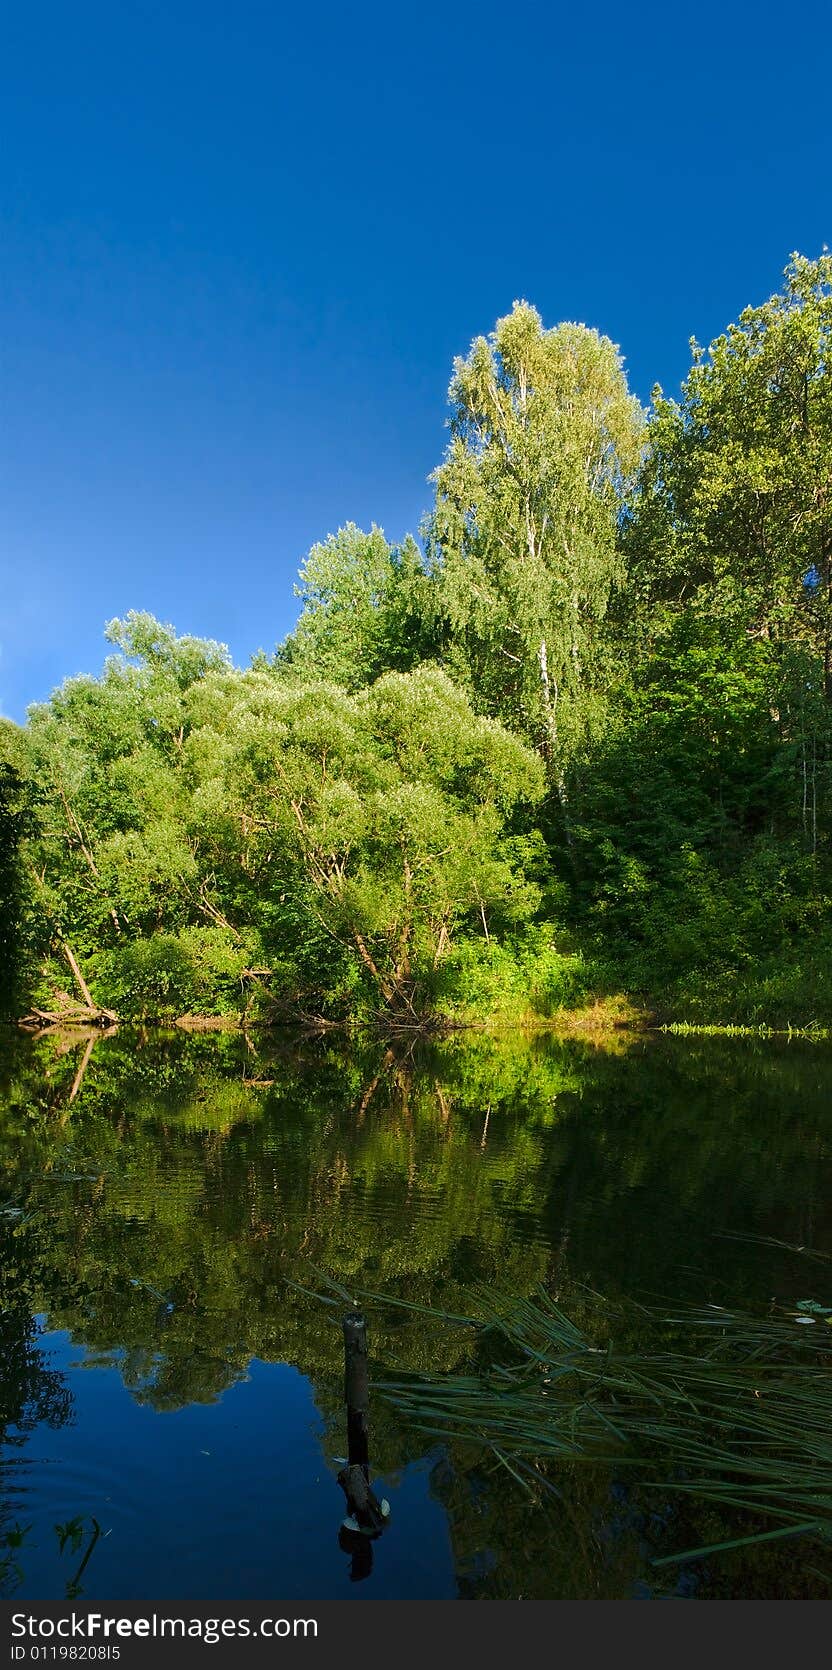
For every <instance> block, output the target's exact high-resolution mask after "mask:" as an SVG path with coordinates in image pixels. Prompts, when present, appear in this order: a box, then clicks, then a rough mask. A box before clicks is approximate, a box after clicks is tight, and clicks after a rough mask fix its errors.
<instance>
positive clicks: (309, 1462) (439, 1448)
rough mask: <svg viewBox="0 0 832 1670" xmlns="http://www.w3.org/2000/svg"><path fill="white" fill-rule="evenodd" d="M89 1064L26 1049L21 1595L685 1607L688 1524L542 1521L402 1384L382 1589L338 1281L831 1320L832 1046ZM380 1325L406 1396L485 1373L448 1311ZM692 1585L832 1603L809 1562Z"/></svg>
mask: <svg viewBox="0 0 832 1670" xmlns="http://www.w3.org/2000/svg"><path fill="white" fill-rule="evenodd" d="M88 1046H89V1040H80V1041H73V1040H71V1039H66V1038H65V1039H63V1040H62V1039H60V1038H59V1039H57V1040H40V1041H36V1040H29V1039H19V1038H17V1037H8V1038H7V1039H6V1040H5V1042H4V1049H3V1061H2V1069H1V1070H0V1071H1V1073H2V1077H1V1080H0V1178H2V1182H1V1183H0V1191H1V1192H2V1199H0V1209H2V1216H0V1236H2V1241H3V1247H2V1254H3V1257H2V1278H1V1279H2V1307H3V1330H4V1341H3V1364H4V1367H3V1371H2V1390H0V1422H2V1425H3V1429H4V1434H5V1443H4V1456H5V1460H4V1463H3V1468H4V1471H3V1475H2V1483H3V1489H4V1493H5V1494H4V1503H5V1506H4V1509H3V1512H4V1518H3V1520H2V1523H1V1524H0V1537H2V1548H0V1559H2V1562H3V1563H2V1565H0V1577H2V1583H3V1585H4V1587H5V1589H6V1590H7V1591H8V1592H14V1593H19V1594H21V1595H28V1596H31V1597H33V1598H62V1597H63V1596H64V1595H65V1594H66V1593H67V1585H69V1586H70V1589H72V1586H73V1584H74V1585H76V1591H75V1592H83V1593H86V1594H88V1595H90V1596H92V1597H94V1598H108V1597H112V1596H115V1595H119V1596H121V1597H123V1598H131V1597H135V1598H147V1599H157V1598H162V1597H166V1596H170V1597H173V1596H177V1595H178V1596H181V1595H183V1594H188V1595H192V1596H194V1597H195V1598H198V1597H199V1596H201V1595H205V1596H206V1597H208V1596H210V1595H212V1594H217V1593H220V1594H222V1595H223V1596H224V1597H227V1598H229V1599H234V1598H255V1597H257V1598H263V1596H268V1595H274V1596H281V1597H298V1598H301V1597H303V1598H309V1599H316V1598H318V1599H319V1598H324V1597H326V1596H328V1595H340V1594H352V1595H359V1594H360V1595H365V1594H366V1595H374V1596H396V1595H402V1596H404V1595H413V1596H415V1595H420V1596H424V1597H430V1596H452V1595H461V1596H471V1597H480V1596H486V1597H505V1596H511V1595H528V1596H538V1595H539V1596H545V1595H563V1596H570V1597H574V1596H578V1597H587V1598H588V1597H591V1596H595V1595H603V1596H628V1595H634V1594H635V1595H637V1594H641V1593H644V1594H645V1595H652V1594H654V1593H656V1592H657V1589H656V1586H655V1584H654V1583H653V1582H652V1581H651V1578H650V1570H651V1568H650V1563H649V1562H650V1559H651V1557H654V1556H657V1555H660V1554H661V1552H662V1551H663V1549H664V1548H666V1547H667V1546H673V1539H674V1538H676V1539H677V1541H676V1545H677V1546H678V1534H679V1531H680V1527H679V1526H678V1524H677V1523H676V1520H677V1518H678V1514H677V1510H676V1509H675V1508H673V1507H672V1506H671V1505H670V1504H668V1503H658V1504H653V1505H652V1506H651V1507H650V1509H649V1511H648V1510H646V1509H645V1507H644V1505H643V1504H642V1503H641V1502H640V1501H639V1500H637V1499H636V1498H635V1497H634V1495H633V1493H632V1491H631V1490H630V1488H629V1486H628V1485H627V1484H626V1482H622V1481H621V1480H619V1479H616V1478H615V1477H612V1476H611V1475H610V1474H609V1472H604V1471H599V1470H598V1469H595V1470H591V1469H583V1470H581V1469H573V1471H572V1473H571V1474H570V1473H569V1470H568V1469H566V1468H565V1469H564V1477H563V1479H562V1480H560V1481H559V1483H560V1485H561V1486H562V1495H561V1497H560V1499H559V1501H558V1503H557V1505H556V1507H554V1506H553V1505H552V1504H550V1503H548V1502H547V1500H546V1499H544V1498H543V1497H540V1498H539V1499H530V1498H529V1497H528V1496H527V1495H526V1494H525V1493H524V1492H523V1491H522V1490H520V1489H519V1487H516V1486H515V1484H514V1483H513V1481H512V1480H511V1478H510V1477H509V1476H508V1475H507V1474H506V1473H505V1471H504V1470H503V1469H501V1468H500V1467H499V1465H497V1466H496V1468H495V1464H494V1462H493V1458H492V1459H491V1460H489V1459H487V1458H486V1457H484V1456H483V1454H482V1453H478V1452H477V1450H476V1449H475V1448H472V1446H471V1445H470V1444H466V1443H461V1442H459V1443H456V1442H453V1441H451V1442H446V1443H442V1442H440V1441H439V1440H438V1439H437V1440H432V1439H431V1438H430V1437H426V1436H425V1435H423V1434H421V1433H419V1432H418V1431H417V1430H415V1428H414V1427H413V1426H412V1425H409V1424H408V1423H407V1421H406V1420H405V1418H404V1417H403V1415H402V1414H400V1413H397V1412H396V1411H395V1410H394V1409H393V1408H392V1407H390V1406H389V1405H388V1404H386V1403H385V1402H383V1401H382V1400H381V1399H380V1398H379V1397H378V1396H376V1397H374V1399H373V1407H372V1434H371V1437H372V1458H371V1459H372V1463H373V1469H374V1474H376V1475H378V1476H379V1478H380V1480H381V1482H382V1483H383V1486H384V1493H385V1494H386V1496H387V1497H389V1499H390V1502H391V1504H392V1509H393V1512H392V1517H391V1523H390V1528H389V1531H386V1532H385V1535H384V1538H383V1540H382V1542H381V1543H380V1544H378V1545H377V1546H376V1551H375V1559H374V1561H373V1567H372V1572H371V1573H370V1574H369V1575H368V1576H366V1577H365V1580H364V1581H355V1580H354V1579H355V1578H356V1577H357V1576H360V1572H358V1571H356V1570H355V1563H354V1561H353V1559H352V1556H351V1555H350V1554H349V1553H345V1552H344V1551H343V1550H342V1549H340V1548H339V1546H338V1528H339V1524H340V1521H341V1520H342V1519H343V1499H342V1498H341V1494H340V1491H339V1489H338V1485H337V1481H336V1475H337V1473H338V1471H339V1467H340V1466H341V1464H342V1458H343V1456H344V1454H345V1436H344V1417H343V1408H342V1398H343V1341H342V1337H341V1330H340V1317H339V1312H338V1310H337V1308H336V1309H333V1310H329V1309H327V1307H325V1306H322V1305H321V1304H320V1303H319V1302H318V1301H317V1300H316V1299H315V1298H314V1297H313V1296H312V1295H311V1294H310V1293H309V1292H308V1291H304V1290H305V1289H308V1288H309V1287H311V1286H314V1285H315V1272H326V1273H327V1275H328V1276H329V1277H330V1278H331V1279H334V1280H335V1281H337V1282H338V1283H340V1284H342V1285H343V1287H344V1288H345V1290H346V1291H348V1292H355V1291H357V1290H359V1289H360V1290H363V1291H367V1290H370V1291H373V1292H376V1293H382V1294H385V1295H389V1296H390V1297H392V1298H395V1299H398V1300H407V1301H409V1302H410V1303H411V1304H412V1305H416V1306H433V1307H438V1308H440V1309H441V1310H443V1311H445V1312H448V1311H451V1312H453V1311H462V1312H465V1311H466V1309H467V1295H468V1294H469V1292H470V1288H471V1286H472V1284H474V1283H485V1284H488V1285H490V1286H493V1287H498V1288H499V1289H500V1290H501V1291H502V1292H504V1293H506V1294H511V1295H525V1294H530V1293H532V1292H533V1291H534V1290H535V1288H536V1287H537V1286H538V1284H540V1283H545V1284H546V1285H547V1287H548V1288H549V1289H550V1290H555V1291H557V1290H563V1291H567V1290H568V1291H570V1292H573V1291H576V1290H577V1289H578V1288H579V1287H580V1286H581V1285H583V1286H584V1287H588V1288H590V1289H592V1290H594V1291H596V1292H600V1293H604V1294H606V1295H609V1296H611V1297H616V1296H622V1297H623V1296H626V1297H629V1298H634V1299H639V1300H643V1301H645V1300H646V1301H652V1302H658V1303H662V1302H664V1301H666V1300H672V1301H675V1302H679V1301H683V1300H688V1301H692V1302H696V1303H702V1302H707V1301H712V1300H713V1301H716V1302H729V1303H731V1304H734V1305H745V1306H748V1307H752V1308H753V1307H755V1306H756V1307H765V1306H767V1305H768V1304H769V1303H770V1301H771V1300H772V1299H773V1298H774V1299H776V1300H777V1301H778V1302H783V1303H785V1302H794V1301H797V1300H798V1299H804V1298H807V1297H809V1296H810V1294H809V1293H808V1291H807V1281H808V1282H809V1285H810V1286H811V1282H812V1281H814V1282H815V1285H817V1284H818V1282H820V1281H824V1280H826V1276H825V1275H824V1276H819V1275H815V1274H814V1273H812V1274H811V1276H810V1275H807V1266H806V1262H805V1260H802V1259H801V1258H800V1257H799V1256H798V1255H795V1254H794V1253H793V1252H791V1251H790V1250H789V1246H790V1245H810V1246H812V1247H815V1248H817V1249H819V1250H821V1251H826V1252H832V1189H830V1187H829V1184H830V1169H832V1166H831V1165H830V1136H832V1113H831V1112H830V1109H832V1096H831V1095H830V1091H832V1051H829V1050H826V1049H824V1048H822V1047H817V1048H812V1047H808V1046H799V1045H794V1044H792V1045H789V1046H786V1045H783V1046H780V1045H779V1044H773V1043H768V1044H765V1045H757V1044H748V1043H744V1042H738V1041H730V1042H724V1041H720V1040H715V1039H703V1040H676V1039H644V1038H637V1037H633V1038H631V1039H629V1040H627V1041H626V1042H620V1043H619V1044H618V1046H617V1048H616V1049H615V1050H614V1051H611V1050H609V1049H604V1048H597V1047H593V1046H591V1045H589V1044H585V1043H582V1042H580V1041H577V1040H572V1041H569V1042H564V1041H558V1040H555V1039H552V1038H546V1039H538V1040H534V1041H529V1040H527V1039H522V1038H507V1039H500V1040H493V1039H488V1038H485V1037H468V1038H461V1037H457V1038H454V1039H453V1040H451V1041H448V1042H446V1043H443V1044H441V1045H439V1046H436V1047H434V1048H431V1049H423V1050H421V1051H420V1052H418V1053H416V1054H414V1053H413V1052H410V1053H408V1054H400V1053H397V1052H394V1051H390V1050H387V1051H385V1050H384V1049H383V1048H382V1047H379V1048H378V1049H372V1048H370V1049H367V1050H362V1049H360V1048H355V1049H351V1050H347V1049H345V1048H344V1047H343V1046H335V1045H333V1044H332V1043H318V1044H316V1043H305V1044H303V1045H298V1046H293V1045H290V1044H289V1043H285V1044H281V1043H279V1042H275V1041H270V1042H268V1043H264V1042H262V1041H260V1040H258V1041H257V1043H256V1052H255V1047H254V1046H252V1045H251V1044H249V1043H247V1042H246V1040H244V1039H242V1038H236V1037H225V1036H216V1035H212V1036H196V1037H184V1036H180V1035H176V1036H164V1037H162V1036H158V1035H157V1036H151V1035H144V1036H143V1035H140V1034H134V1035H130V1034H128V1033H124V1032H122V1033H118V1034H117V1035H115V1036H113V1037H109V1038H104V1039H101V1040H100V1041H99V1042H96V1043H95V1046H94V1048H93V1049H90V1048H89V1047H88ZM82 1067H83V1071H81V1068H82ZM749 1237H757V1238H758V1239H756V1240H754V1239H749ZM773 1243H781V1244H780V1245H775V1244H773ZM817 1297H819V1298H823V1297H824V1295H823V1294H820V1293H819V1294H818V1295H817ZM370 1327H371V1339H370V1352H371V1373H372V1374H374V1375H375V1376H376V1377H377V1378H381V1377H383V1376H388V1375H389V1374H390V1372H391V1370H395V1371H399V1370H407V1371H413V1370H427V1369H431V1370H435V1369H437V1368H440V1369H441V1368H446V1369H448V1370H452V1369H457V1368H459V1367H461V1366H464V1364H465V1361H466V1353H467V1351H468V1349H469V1346H468V1342H467V1341H466V1338H465V1333H464V1330H459V1329H457V1330H453V1329H450V1330H448V1329H444V1330H442V1329H436V1328H431V1327H430V1326H428V1325H426V1323H425V1321H424V1318H422V1317H421V1316H420V1314H419V1312H418V1311H416V1310H408V1309H407V1308H406V1307H405V1308H385V1307H384V1306H381V1305H379V1306H377V1307H376V1308H375V1310H374V1311H372V1313H371V1317H370ZM96 1528H97V1529H96ZM704 1530H705V1531H707V1526H705V1527H704ZM9 1539H11V1540H9ZM702 1540H706V1539H705V1538H704V1537H703V1539H702ZM686 1546H690V1544H689V1543H688V1544H686ZM360 1564H361V1562H360V1561H359V1566H360ZM365 1564H366V1562H365ZM827 1564H830V1565H832V1561H830V1562H827ZM79 1568H80V1569H79ZM673 1581H674V1583H675V1584H676V1588H675V1589H672V1590H671V1591H670V1592H675V1593H679V1594H680V1595H686V1594H688V1593H690V1594H700V1593H708V1594H724V1593H729V1594H742V1595H750V1594H767V1595H771V1596H774V1595H778V1594H784V1595H801V1594H804V1593H815V1592H817V1593H819V1594H822V1595H825V1596H827V1597H828V1594H829V1592H830V1591H829V1588H828V1585H827V1587H824V1586H823V1585H824V1583H825V1582H826V1579H825V1577H824V1574H823V1572H819V1573H818V1574H816V1576H815V1577H811V1576H809V1577H807V1575H806V1571H805V1564H804V1562H802V1561H801V1559H800V1557H799V1554H798V1552H796V1550H795V1549H794V1548H793V1547H786V1546H783V1547H781V1548H778V1549H776V1550H775V1551H774V1552H772V1551H766V1550H763V1551H759V1550H758V1551H757V1552H756V1553H755V1554H754V1555H753V1557H752V1556H751V1555H746V1556H743V1557H742V1558H740V1557H739V1556H738V1557H737V1559H736V1560H734V1561H733V1562H732V1561H730V1560H728V1561H726V1562H725V1563H724V1565H722V1566H720V1568H719V1570H717V1569H715V1568H714V1569H709V1568H708V1566H707V1565H706V1566H704V1567H701V1568H697V1569H695V1570H694V1569H693V1568H691V1569H689V1570H687V1571H683V1572H682V1574H681V1576H679V1577H678V1580H677V1579H676V1578H675V1577H674V1580H673ZM815 1584H817V1585H818V1587H817V1590H816V1589H815V1587H813V1585H815Z"/></svg>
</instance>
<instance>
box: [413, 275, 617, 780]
mask: <svg viewBox="0 0 832 1670" xmlns="http://www.w3.org/2000/svg"><path fill="white" fill-rule="evenodd" d="M449 399H450V405H451V419H450V428H451V442H450V446H449V448H448V451H447V454H446V456H445V459H444V461H443V463H442V464H441V465H440V467H439V469H438V470H437V471H436V473H435V476H434V480H435V484H436V502H435V507H434V510H433V513H432V515H431V517H430V521H429V524H428V539H429V552H430V555H431V558H432V563H433V568H434V574H435V578H436V582H437V584H436V606H437V609H438V613H439V615H440V618H441V619H442V621H443V622H444V625H445V631H446V645H447V647H446V657H447V663H448V665H449V668H450V669H451V671H452V672H454V673H455V674H456V675H457V676H459V675H460V674H461V675H462V676H463V677H464V679H465V682H466V683H467V685H468V688H469V689H470V691H471V694H472V696H473V699H474V701H475V702H476V703H477V705H478V706H479V707H481V708H483V709H485V710H486V711H487V712H491V713H493V714H496V715H498V716H499V717H500V718H501V719H502V720H503V721H504V722H505V723H506V724H509V725H511V726H512V727H513V728H515V729H517V730H520V731H521V732H522V733H524V734H525V735H526V736H528V737H529V738H530V739H531V740H533V741H534V743H535V745H536V746H537V747H538V748H539V750H540V751H541V752H542V754H543V756H544V758H545V760H546V761H547V764H548V767H549V771H550V775H551V778H552V781H553V783H554V785H555V787H556V790H557V793H558V795H559V797H560V800H561V804H562V805H563V806H564V807H565V803H566V797H567V789H566V766H567V761H568V757H569V749H570V745H571V744H572V743H573V742H574V740H575V738H576V736H577V734H578V733H579V731H580V728H581V725H582V722H583V718H584V715H585V711H586V704H587V698H588V697H589V695H590V693H591V692H592V690H593V687H594V686H595V685H596V684H597V678H598V654H599V637H600V633H601V630H602V624H603V620H604V615H605V611H606V607H607V600H608V597H609V593H610V588H611V585H612V582H613V579H614V577H615V575H616V573H617V569H618V557H617V552H616V531H617V518H618V514H619V509H620V506H621V504H622V500H623V497H624V494H625V491H626V489H627V487H628V484H629V482H630V479H631V477H632V474H633V472H634V471H635V468H636V465H637V463H638V458H639V449H640V445H641V436H642V428H643V415H642V412H641V408H640V407H639V405H638V403H637V401H636V400H635V399H634V398H633V397H632V396H631V395H630V394H629V393H628V390H627V384H626V380H625V376H624V371H623V368H622V362H621V358H620V356H619V353H618V350H617V349H616V348H615V347H614V345H613V344H612V342H610V341H609V340H608V339H607V338H606V337H603V336H599V334H598V333H597V331H594V330H589V329H587V327H585V326H583V325H575V324H562V325H558V326H557V327H556V328H555V329H553V330H546V329H544V327H543V324H542V321H541V318H540V315H539V314H538V313H537V311H536V310H535V309H534V308H533V307H530V306H529V305H528V304H527V303H526V302H516V303H515V305H514V308H513V310H512V312H511V313H510V314H508V315H507V316H506V317H505V318H503V319H500V320H499V321H498V323H497V326H496V328H495V330H494V331H493V332H492V333H491V335H490V337H488V338H486V337H482V336H481V337H477V339H476V340H475V341H474V343H473V344H472V346H471V350H470V352H469V354H468V356H467V358H465V359H458V360H457V361H456V362H455V365H454V374H453V379H452V381H451V386H450V391H449Z"/></svg>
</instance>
